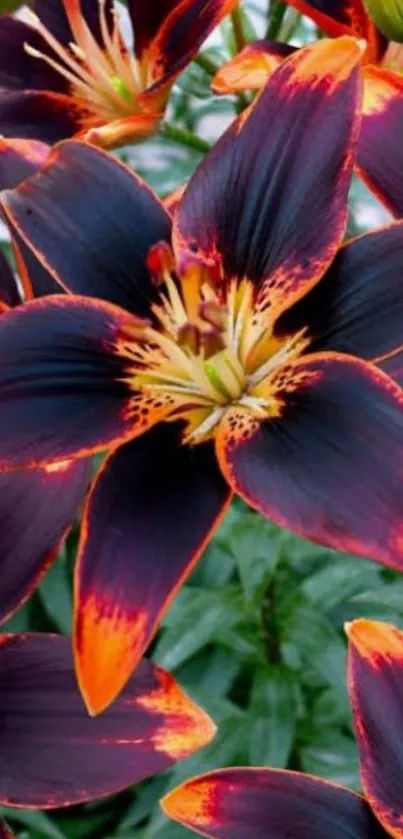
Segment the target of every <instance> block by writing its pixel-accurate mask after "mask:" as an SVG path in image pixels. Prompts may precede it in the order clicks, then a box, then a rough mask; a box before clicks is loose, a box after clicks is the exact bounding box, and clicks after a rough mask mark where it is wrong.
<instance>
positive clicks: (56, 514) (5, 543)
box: [0, 460, 91, 623]
mask: <svg viewBox="0 0 403 839" xmlns="http://www.w3.org/2000/svg"><path fill="white" fill-rule="evenodd" d="M90 476H91V463H90V462H89V461H87V460H80V461H76V462H74V463H69V462H68V461H66V462H64V463H63V462H62V463H60V464H53V465H52V466H50V467H48V469H47V470H45V469H29V470H27V471H26V472H16V473H15V474H12V475H5V474H0V577H1V588H0V623H1V622H2V621H4V620H6V618H7V617H9V615H10V614H11V613H12V612H13V611H14V610H15V609H16V608H17V607H18V606H20V604H21V603H22V602H23V601H24V600H25V599H26V598H27V597H28V595H29V594H30V593H31V591H33V589H34V588H35V586H36V585H37V583H38V581H39V579H40V577H41V576H42V574H43V573H44V572H45V571H46V569H47V568H48V566H49V564H50V563H51V562H52V560H53V559H54V557H55V556H56V553H57V551H58V548H59V546H60V542H61V540H62V539H63V537H64V536H65V534H66V532H67V530H68V528H69V527H71V525H72V524H73V522H74V519H75V516H76V515H77V512H78V508H79V505H80V504H81V503H82V501H83V500H84V495H85V491H86V488H87V486H88V483H89V480H90Z"/></svg>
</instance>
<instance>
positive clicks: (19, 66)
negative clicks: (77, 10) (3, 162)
mask: <svg viewBox="0 0 403 839" xmlns="http://www.w3.org/2000/svg"><path fill="white" fill-rule="evenodd" d="M90 2H91V0H90ZM45 3H49V0H45ZM25 43H27V44H30V46H31V47H34V48H35V49H37V50H39V51H40V52H43V51H46V52H49V50H48V49H47V48H46V45H45V43H44V41H43V39H42V38H41V36H40V35H38V33H37V32H35V30H34V29H33V28H32V27H31V26H28V25H27V24H26V23H23V22H22V21H21V20H17V19H16V18H13V17H11V16H9V15H3V16H1V17H0V87H5V88H8V89H10V90H27V89H29V90H54V91H58V92H59V93H63V92H66V91H67V90H68V82H66V79H65V78H64V77H63V76H61V75H60V73H58V72H57V70H54V69H53V67H50V65H49V64H47V62H45V61H42V60H41V59H39V58H32V57H31V56H30V55H28V53H27V52H26V51H25V49H24V44H25ZM0 133H2V134H4V131H3V130H2V125H1V123H0ZM14 136H21V135H18V134H17V135H14Z"/></svg>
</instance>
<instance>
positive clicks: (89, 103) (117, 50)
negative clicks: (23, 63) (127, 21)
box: [24, 0, 152, 128]
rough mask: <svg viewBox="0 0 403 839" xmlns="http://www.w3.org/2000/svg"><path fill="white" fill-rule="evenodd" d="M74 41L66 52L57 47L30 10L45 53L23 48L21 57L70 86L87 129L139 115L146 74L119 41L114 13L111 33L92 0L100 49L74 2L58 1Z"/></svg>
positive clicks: (102, 7) (98, 0)
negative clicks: (50, 70) (39, 63)
mask: <svg viewBox="0 0 403 839" xmlns="http://www.w3.org/2000/svg"><path fill="white" fill-rule="evenodd" d="M62 2H63V5H64V9H65V12H66V15H67V18H68V21H69V24H70V27H71V31H72V33H73V36H74V41H72V42H71V43H70V44H68V46H65V45H63V44H61V43H60V42H59V41H58V40H57V39H56V38H55V37H54V36H53V35H52V33H51V32H50V31H49V30H48V29H47V28H46V27H45V26H44V25H43V24H42V23H41V21H40V20H39V18H38V17H37V16H36V15H35V14H34V13H33V12H32V11H30V10H28V11H27V16H28V17H27V19H28V20H29V22H30V23H31V25H32V26H33V28H34V29H35V30H36V31H37V32H38V33H39V34H40V35H41V36H42V38H43V40H44V42H45V43H46V44H47V45H48V46H49V47H50V51H49V53H47V52H41V51H39V50H37V49H35V48H34V47H33V46H32V45H30V44H29V43H26V44H25V47H24V48H25V51H26V52H27V53H28V55H30V56H32V57H33V58H37V59H39V60H41V61H45V62H46V63H47V64H49V65H50V66H51V67H53V69H54V70H56V71H57V72H58V73H60V75H61V76H63V77H64V78H65V79H67V81H68V82H69V83H70V94H71V95H72V96H73V97H74V98H75V99H76V100H77V101H78V103H79V104H81V105H85V106H86V107H87V108H88V109H89V111H90V112H92V113H93V115H94V118H93V119H91V117H90V118H89V120H88V126H87V127H88V128H89V127H91V125H92V124H94V122H95V123H99V122H107V121H110V120H115V119H121V118H124V117H128V116H132V115H134V114H137V113H139V112H140V108H139V105H138V102H137V99H138V96H139V94H140V93H141V92H142V91H143V90H144V89H145V88H146V87H147V86H148V84H150V82H151V81H152V79H151V68H150V64H149V62H148V61H147V60H146V57H145V59H144V61H142V62H141V63H140V62H139V61H137V60H136V58H135V56H134V54H133V52H132V51H131V50H130V49H129V48H128V46H127V45H126V44H125V42H124V40H123V36H122V34H121V29H120V25H119V13H118V11H117V10H116V9H114V10H113V12H112V14H113V26H112V30H111V31H110V28H109V27H108V23H107V16H106V9H105V3H106V0H93V2H94V4H96V3H98V7H99V25H100V30H101V34H102V39H103V42H104V47H103V48H102V47H101V46H100V45H99V44H98V43H97V41H96V39H95V38H94V36H93V34H92V32H91V31H90V29H89V27H88V25H87V23H86V21H85V19H84V17H83V15H82V13H81V5H80V0H62Z"/></svg>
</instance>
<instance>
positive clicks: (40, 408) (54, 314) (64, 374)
mask: <svg viewBox="0 0 403 839" xmlns="http://www.w3.org/2000/svg"><path fill="white" fill-rule="evenodd" d="M133 322H134V324H135V325H137V324H138V321H137V320H134V318H133V317H132V316H130V315H128V314H126V313H125V312H123V311H122V310H121V309H118V308H117V307H114V306H111V304H109V303H105V302H102V301H100V300H97V301H92V300H90V299H89V298H78V297H73V296H68V295H65V296H61V295H53V296H51V297H48V298H42V299H41V300H33V301H32V302H30V303H26V304H25V305H23V306H19V307H17V308H16V309H13V310H12V311H9V312H5V313H4V314H2V315H1V317H0V400H1V411H0V469H3V470H4V469H5V470H7V469H15V468H18V467H25V466H38V465H44V464H47V463H52V462H55V461H60V460H65V459H67V458H69V457H74V456H77V457H83V456H85V455H87V454H91V453H92V452H93V451H102V450H103V449H105V448H106V447H107V446H108V445H110V444H114V445H116V444H118V443H119V442H123V441H124V440H125V439H128V438H130V437H131V436H134V433H135V430H134V428H135V421H134V418H133V416H132V412H131V402H132V398H133V394H132V391H131V388H130V386H129V384H128V383H127V379H128V371H127V364H128V362H127V359H125V358H124V357H123V356H121V355H120V349H119V347H120V342H121V339H122V335H126V330H127V329H129V328H130V329H131V328H132V327H133Z"/></svg>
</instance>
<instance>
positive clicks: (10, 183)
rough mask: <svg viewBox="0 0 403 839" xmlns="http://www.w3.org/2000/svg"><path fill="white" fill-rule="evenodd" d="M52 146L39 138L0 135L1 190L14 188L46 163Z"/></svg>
mask: <svg viewBox="0 0 403 839" xmlns="http://www.w3.org/2000/svg"><path fill="white" fill-rule="evenodd" d="M49 154H50V146H48V145H47V144H46V143H40V142H39V141H38V140H19V139H14V138H10V139H7V138H6V137H0V190H3V189H13V188H14V187H15V186H18V185H19V184H20V183H21V181H24V180H25V178H29V177H30V175H33V174H34V172H37V171H38V169H40V167H41V166H43V165H44V164H45V163H46V160H47V159H48V157H49Z"/></svg>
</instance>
